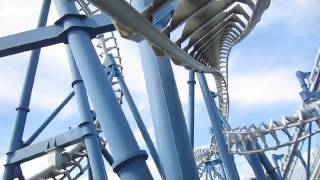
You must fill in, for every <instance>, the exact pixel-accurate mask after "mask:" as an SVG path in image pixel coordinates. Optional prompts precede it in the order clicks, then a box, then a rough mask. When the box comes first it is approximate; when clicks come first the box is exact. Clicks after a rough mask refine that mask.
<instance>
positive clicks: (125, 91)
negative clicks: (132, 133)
mask: <svg viewBox="0 0 320 180" xmlns="http://www.w3.org/2000/svg"><path fill="white" fill-rule="evenodd" d="M108 62H109V64H110V65H111V66H113V68H114V69H113V70H111V73H112V72H115V77H116V78H117V80H118V83H119V85H120V87H121V90H122V92H123V94H124V97H125V98H126V100H127V103H128V105H129V108H130V110H131V112H132V114H133V117H134V119H135V120H136V123H137V126H138V128H139V130H140V132H141V134H142V137H143V139H144V140H145V142H146V145H147V147H148V149H149V151H150V154H151V156H152V158H153V161H154V163H155V165H156V167H157V169H158V172H159V174H160V175H162V168H161V164H160V160H159V156H158V153H157V150H156V148H155V147H154V145H153V142H152V140H151V138H150V136H149V133H148V130H147V128H146V126H145V125H144V123H143V121H142V118H141V116H140V113H139V111H138V109H137V106H136V105H135V103H134V101H133V99H132V96H131V94H130V91H129V89H128V87H127V85H126V83H125V81H124V79H123V76H122V74H121V72H120V70H119V68H118V67H117V64H116V62H115V60H114V58H113V56H112V55H111V54H110V55H108Z"/></svg>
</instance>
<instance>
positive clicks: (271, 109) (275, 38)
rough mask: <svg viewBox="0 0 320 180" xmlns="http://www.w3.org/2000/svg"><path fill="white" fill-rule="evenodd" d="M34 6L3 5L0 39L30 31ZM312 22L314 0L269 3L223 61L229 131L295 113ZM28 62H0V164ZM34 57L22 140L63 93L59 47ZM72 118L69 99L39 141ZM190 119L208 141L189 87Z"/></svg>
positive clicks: (126, 49)
mask: <svg viewBox="0 0 320 180" xmlns="http://www.w3.org/2000/svg"><path fill="white" fill-rule="evenodd" d="M39 7H40V5H39V3H38V1H36V0H30V1H22V2H21V1H18V0H12V1H5V2H3V3H2V6H1V7H0V12H1V14H0V27H1V28H0V37H2V36H5V35H9V34H13V33H18V32H21V31H25V30H29V29H33V28H34V27H35V25H36V20H37V14H38V13H39ZM56 19H57V14H56V12H55V9H54V7H52V8H51V12H50V17H49V24H53V22H54V21H55V20H56ZM319 19H320V6H319V2H318V0H304V1H301V0H290V1H283V0H272V2H271V5H270V8H269V9H268V10H267V11H266V12H265V14H264V15H263V16H262V21H261V22H260V23H259V24H258V25H257V27H256V28H255V29H254V30H253V31H252V32H251V33H250V34H249V36H247V38H245V39H244V40H243V41H241V42H240V43H239V44H238V45H236V46H235V47H234V48H233V50H232V52H231V55H230V60H229V75H230V76H229V77H230V79H229V86H230V103H231V104H230V120H229V122H230V124H231V126H232V127H239V126H244V125H249V124H251V123H256V124H259V123H260V122H261V121H265V122H269V119H270V118H273V119H280V117H281V115H283V114H288V115H290V114H293V113H294V112H296V111H297V109H298V108H299V107H300V106H301V100H300V97H299V95H298V93H299V91H300V89H299V84H298V81H297V80H296V77H295V71H297V70H302V71H310V70H311V68H312V66H313V63H314V58H315V55H316V52H317V50H318V48H319V46H320V34H319V33H318V32H320V24H319ZM94 43H96V42H94ZM119 44H120V48H121V55H122V57H123V59H124V61H123V66H124V73H125V74H124V75H125V80H126V82H127V84H128V87H129V89H130V90H131V93H132V95H133V98H134V100H135V102H136V104H137V106H138V109H139V111H140V112H141V115H142V117H143V120H144V121H145V123H146V125H147V127H148V130H149V131H150V134H151V135H152V136H154V135H153V129H152V121H151V116H150V111H149V104H148V99H147V96H146V89H145V84H144V78H143V73H142V68H141V62H140V60H139V58H140V57H139V50H138V48H137V45H136V44H135V43H133V42H129V41H127V40H124V39H119ZM28 56H29V53H28V52H25V53H21V54H18V55H14V56H8V57H5V58H1V61H0V84H1V89H0V163H3V161H4V159H5V158H4V153H5V152H6V151H7V150H8V149H7V148H8V143H9V139H10V136H11V133H12V129H13V122H14V119H15V115H16V113H15V108H16V106H17V104H18V101H19V96H20V92H21V88H22V82H23V79H24V74H25V70H26V67H27V63H28ZM40 58H41V59H40V63H39V69H38V72H37V78H36V82H35V87H34V93H33V96H32V102H31V112H30V114H29V116H28V121H27V126H26V133H25V138H27V137H28V136H29V135H30V133H32V132H33V131H34V130H35V129H36V128H37V127H38V126H39V124H40V123H41V122H42V121H43V120H44V119H45V118H46V117H47V116H48V115H49V114H50V112H52V111H53V110H54V108H55V107H56V106H57V105H58V104H59V102H61V101H62V99H64V97H66V95H68V93H69V92H70V91H71V86H70V77H69V71H68V66H67V62H66V56H65V50H64V46H63V45H56V46H52V47H48V48H45V49H44V50H43V51H42V54H41V57H40ZM173 68H174V71H175V78H176V81H177V85H178V90H179V95H180V97H181V102H182V106H183V109H184V110H186V106H187V93H188V91H187V84H186V82H187V76H188V73H187V71H186V70H184V69H183V68H182V67H176V66H174V67H173ZM208 82H209V86H210V87H211V88H212V87H213V84H214V83H213V82H214V81H213V79H212V78H211V77H208ZM197 85H198V84H197ZM123 109H124V111H125V112H126V116H127V118H128V121H129V122H130V124H131V126H132V129H133V131H134V133H135V135H136V136H137V140H138V142H139V145H140V146H141V148H144V149H145V145H144V143H143V141H142V137H141V135H140V134H139V132H138V131H137V128H136V126H135V124H134V123H133V117H132V116H131V114H130V113H129V112H128V107H127V106H126V104H124V106H123ZM76 112H77V111H76V109H75V104H74V100H72V101H71V103H70V104H69V105H68V106H66V108H65V109H64V110H63V111H62V112H61V114H59V115H58V117H57V119H55V120H54V121H53V122H52V124H50V125H49V127H48V129H47V130H45V131H44V133H43V134H42V135H41V136H40V137H39V140H43V139H45V138H47V137H49V136H52V135H55V134H57V133H59V132H64V131H66V130H67V129H68V127H76V126H77V123H78V121H77V115H76ZM185 113H186V112H185ZM195 116H196V125H195V128H196V129H195V133H196V134H195V144H196V146H201V145H204V144H207V143H209V141H210V138H209V133H208V129H209V119H208V116H207V115H206V108H205V106H204V103H203V99H202V95H201V93H200V90H199V87H197V88H196V109H195ZM45 161H46V159H45V158H42V160H39V161H38V162H33V163H31V165H32V166H31V167H32V169H34V167H41V165H39V164H41V163H43V162H45ZM148 163H149V164H150V166H151V167H150V168H154V165H153V164H152V163H151V162H150V161H148ZM237 163H238V164H239V166H238V167H239V172H241V173H240V175H241V177H242V179H247V178H248V177H250V174H251V171H250V170H248V168H247V167H246V166H240V165H242V163H243V164H245V163H244V162H243V160H242V159H239V160H237ZM23 168H24V169H25V171H26V174H27V175H32V173H33V172H34V171H32V169H30V167H28V166H27V165H25V166H23ZM2 171H3V168H2V167H0V176H1V174H2ZM108 171H110V168H108ZM112 177H114V176H112Z"/></svg>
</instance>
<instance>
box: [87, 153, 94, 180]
mask: <svg viewBox="0 0 320 180" xmlns="http://www.w3.org/2000/svg"><path fill="white" fill-rule="evenodd" d="M87 163H88V165H87V166H88V180H94V179H93V176H92V170H91V166H90V162H89V159H88V158H87Z"/></svg>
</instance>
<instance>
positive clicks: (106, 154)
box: [101, 147, 114, 166]
mask: <svg viewBox="0 0 320 180" xmlns="http://www.w3.org/2000/svg"><path fill="white" fill-rule="evenodd" d="M101 153H102V155H103V157H104V158H105V159H106V161H107V162H108V163H109V164H110V165H111V166H112V164H113V162H114V161H113V158H112V156H111V154H110V153H109V152H108V150H107V149H106V148H105V147H102V148H101Z"/></svg>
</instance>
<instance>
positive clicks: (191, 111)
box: [188, 70, 196, 147]
mask: <svg viewBox="0 0 320 180" xmlns="http://www.w3.org/2000/svg"><path fill="white" fill-rule="evenodd" d="M195 83H196V81H195V80H194V71H192V70H190V71H189V80H188V84H189V99H188V132H189V136H190V141H191V145H192V147H194V84H195Z"/></svg>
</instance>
